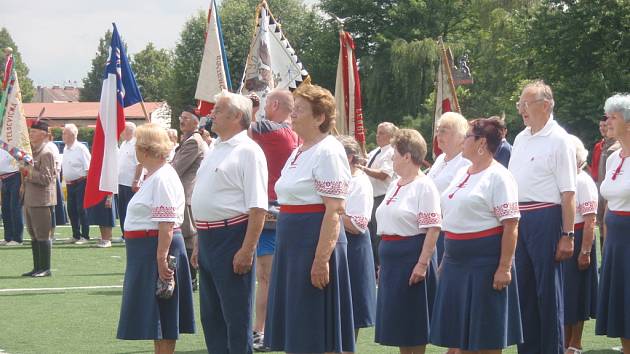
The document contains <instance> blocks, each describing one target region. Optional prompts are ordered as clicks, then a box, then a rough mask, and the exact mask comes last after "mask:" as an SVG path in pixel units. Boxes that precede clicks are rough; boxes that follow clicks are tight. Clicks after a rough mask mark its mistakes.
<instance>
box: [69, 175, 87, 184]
mask: <svg viewBox="0 0 630 354" xmlns="http://www.w3.org/2000/svg"><path fill="white" fill-rule="evenodd" d="M82 181H85V176H84V177H79V178H77V179H73V180H72V181H66V186H71V185H73V184H77V183H79V182H82Z"/></svg>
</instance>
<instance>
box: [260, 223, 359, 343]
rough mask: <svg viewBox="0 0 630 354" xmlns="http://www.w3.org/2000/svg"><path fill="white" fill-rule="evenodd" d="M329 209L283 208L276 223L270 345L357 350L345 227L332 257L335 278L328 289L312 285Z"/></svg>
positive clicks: (268, 328) (268, 331)
mask: <svg viewBox="0 0 630 354" xmlns="http://www.w3.org/2000/svg"><path fill="white" fill-rule="evenodd" d="M323 217H324V213H305V214H288V213H282V212H281V213H280V214H279V216H278V223H277V225H276V254H275V255H274V257H273V268H272V271H271V282H270V285H269V299H268V302H267V319H266V322H265V345H266V346H268V347H269V348H271V349H272V350H274V351H285V352H288V353H324V352H342V351H347V352H354V324H353V319H352V294H351V290H350V275H349V271H348V259H347V254H346V249H347V241H346V234H345V232H344V230H343V227H341V228H340V232H339V239H338V241H337V245H336V247H335V249H334V250H333V252H332V255H331V256H330V261H329V270H330V283H329V284H328V286H326V288H324V289H323V290H320V289H317V288H315V287H314V286H313V285H312V284H311V268H312V266H313V259H314V257H315V250H316V248H317V242H318V241H319V232H320V228H321V225H322V220H323Z"/></svg>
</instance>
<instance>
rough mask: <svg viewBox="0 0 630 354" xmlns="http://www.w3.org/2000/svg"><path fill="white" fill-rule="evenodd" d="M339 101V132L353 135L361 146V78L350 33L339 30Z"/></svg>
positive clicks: (362, 136) (336, 96) (337, 98)
mask: <svg viewBox="0 0 630 354" xmlns="http://www.w3.org/2000/svg"><path fill="white" fill-rule="evenodd" d="M335 101H336V102H337V119H336V121H337V127H336V128H337V132H338V133H339V134H345V135H350V136H353V137H354V138H355V139H356V140H357V142H359V144H361V146H363V145H364V144H365V131H364V129H363V108H362V104H361V80H360V79H359V67H358V66H357V58H356V56H355V52H354V41H353V40H352V36H350V33H348V32H345V31H340V32H339V61H338V63H337V82H336V84H335Z"/></svg>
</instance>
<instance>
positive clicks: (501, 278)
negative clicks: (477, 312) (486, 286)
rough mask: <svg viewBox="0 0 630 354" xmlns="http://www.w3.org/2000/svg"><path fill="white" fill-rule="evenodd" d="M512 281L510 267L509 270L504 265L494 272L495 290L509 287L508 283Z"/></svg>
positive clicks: (493, 283) (493, 284)
mask: <svg viewBox="0 0 630 354" xmlns="http://www.w3.org/2000/svg"><path fill="white" fill-rule="evenodd" d="M511 282H512V272H511V271H510V268H508V269H507V270H506V269H505V268H503V267H499V268H497V271H496V272H495V273H494V281H493V282H492V287H493V288H494V290H498V291H501V290H503V289H505V288H507V286H508V285H510V283H511Z"/></svg>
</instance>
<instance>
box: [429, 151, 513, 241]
mask: <svg viewBox="0 0 630 354" xmlns="http://www.w3.org/2000/svg"><path fill="white" fill-rule="evenodd" d="M441 202H442V217H443V218H444V227H443V229H444V231H449V232H452V233H470V232H478V231H484V230H488V229H492V228H495V227H497V226H500V225H501V221H503V220H505V219H514V218H520V216H521V214H520V213H519V211H518V186H517V185H516V181H515V180H514V177H513V176H512V174H511V173H510V171H508V170H507V169H506V168H505V167H503V165H501V164H500V163H498V162H496V161H495V162H493V163H492V164H491V165H490V167H488V168H486V169H485V170H483V171H481V172H477V173H475V174H469V173H468V169H465V170H462V171H460V172H459V173H458V174H457V175H456V176H455V178H454V179H453V181H452V182H451V184H450V185H449V186H448V188H446V190H445V191H444V192H443V193H442V196H441Z"/></svg>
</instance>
